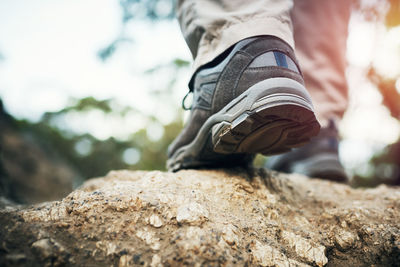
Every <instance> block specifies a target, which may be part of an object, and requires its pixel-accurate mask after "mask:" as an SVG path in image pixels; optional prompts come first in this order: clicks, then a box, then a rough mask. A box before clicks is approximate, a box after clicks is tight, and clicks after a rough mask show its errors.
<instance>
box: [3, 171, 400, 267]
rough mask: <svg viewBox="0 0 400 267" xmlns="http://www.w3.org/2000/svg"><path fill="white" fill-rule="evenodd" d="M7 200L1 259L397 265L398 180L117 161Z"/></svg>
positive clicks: (93, 263)
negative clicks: (57, 196)
mask: <svg viewBox="0 0 400 267" xmlns="http://www.w3.org/2000/svg"><path fill="white" fill-rule="evenodd" d="M10 205H12V204H7V208H3V209H0V224H1V225H2V226H3V227H2V228H1V229H0V240H2V243H1V244H0V266H14V265H19V266H32V265H38V266H46V265H47V266H51V265H63V266H121V267H123V266H137V265H144V266H155V267H158V266H177V265H191V266H192V265H196V266H197V265H198V266H201V265H210V266H219V265H226V266H233V265H237V266H244V265H248V266H340V265H342V266H371V265H374V266H397V264H398V262H400V226H399V223H398V222H399V221H400V214H399V207H400V192H399V188H395V187H387V186H380V187H377V188H375V189H368V190H363V189H352V188H350V187H349V186H346V185H342V184H336V183H332V182H327V181H322V180H318V179H308V178H306V177H304V176H300V175H284V174H279V173H276V172H268V171H265V170H262V171H261V170H254V172H253V174H252V175H250V174H249V173H247V172H245V171H243V170H239V169H238V170H229V171H223V170H209V171H207V170H201V171H200V170H197V171H196V170H186V171H180V172H177V173H163V172H159V171H155V172H141V171H136V172H133V171H113V172H111V173H110V174H109V175H107V176H106V177H104V178H97V179H91V180H89V181H87V182H86V183H85V184H84V185H83V186H81V187H80V188H79V189H77V190H75V191H74V192H72V193H70V194H69V195H68V196H67V197H65V198H64V199H63V200H61V201H54V202H46V203H42V204H37V205H34V206H29V207H24V206H10Z"/></svg>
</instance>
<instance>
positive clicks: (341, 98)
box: [291, 0, 351, 127]
mask: <svg viewBox="0 0 400 267" xmlns="http://www.w3.org/2000/svg"><path fill="white" fill-rule="evenodd" d="M350 12H351V1H348V0H337V1H321V0H295V1H294V8H293V9H292V12H291V17H292V22H293V34H294V40H295V46H296V49H295V51H296V56H297V59H298V60H299V63H300V65H301V70H302V71H303V76H304V82H305V84H306V87H307V90H308V91H309V92H310V94H311V97H312V99H313V103H314V107H315V111H316V114H317V118H318V121H319V122H320V123H321V126H322V127H324V126H328V124H329V121H330V120H334V121H335V122H337V121H339V120H340V119H341V118H342V116H343V114H344V112H345V111H346V108H347V103H348V97H347V81H346V75H345V71H346V66H347V64H346V42H347V33H348V24H349V19H350Z"/></svg>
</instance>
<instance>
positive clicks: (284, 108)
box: [167, 36, 320, 171]
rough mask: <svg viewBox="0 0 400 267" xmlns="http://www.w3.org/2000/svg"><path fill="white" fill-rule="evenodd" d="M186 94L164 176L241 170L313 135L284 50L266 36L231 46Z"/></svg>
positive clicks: (295, 71)
mask: <svg viewBox="0 0 400 267" xmlns="http://www.w3.org/2000/svg"><path fill="white" fill-rule="evenodd" d="M189 88H190V91H192V92H193V93H194V99H193V105H192V107H191V114H190V118H189V121H188V122H187V124H186V126H185V127H184V129H183V130H182V132H181V133H180V135H179V136H178V137H177V138H176V139H175V140H174V142H173V143H172V144H171V145H170V146H169V148H168V161H167V167H168V169H169V170H172V171H177V170H179V169H183V168H196V167H212V166H218V167H228V166H238V165H247V164H249V163H251V160H252V158H253V156H254V154H255V153H262V154H265V155H271V154H277V153H283V152H286V151H289V150H290V149H291V148H293V147H298V146H301V145H303V144H304V143H306V142H308V141H309V139H310V138H311V137H313V136H315V135H317V134H318V131H319V128H320V126H319V123H318V122H317V120H316V118H315V115H314V111H313V106H312V103H311V98H310V96H309V94H308V92H307V90H306V89H305V88H304V82H303V77H302V75H301V73H300V69H299V67H298V65H297V63H296V59H295V56H294V52H293V50H292V48H291V47H290V46H289V45H287V44H286V43H285V42H284V41H282V40H281V39H279V38H276V37H273V36H258V37H252V38H248V39H244V40H242V41H240V42H238V43H237V44H236V45H234V46H233V47H231V48H230V49H228V51H226V52H224V53H223V54H222V55H221V56H220V57H219V58H217V59H216V60H214V61H213V62H211V63H209V64H207V65H205V66H204V67H202V68H201V69H200V70H199V71H197V73H196V74H195V75H194V76H193V78H192V80H191V82H190V83H189Z"/></svg>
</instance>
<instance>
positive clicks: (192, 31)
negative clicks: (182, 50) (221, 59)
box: [177, 0, 294, 70]
mask: <svg viewBox="0 0 400 267" xmlns="http://www.w3.org/2000/svg"><path fill="white" fill-rule="evenodd" d="M292 6H293V1H292V0H280V1H274V0H178V2H177V18H178V20H179V23H180V26H181V30H182V34H183V36H184V38H185V40H186V43H187V45H188V46H189V48H190V51H191V52H192V55H193V59H194V64H193V66H194V67H193V70H196V69H198V68H199V67H200V66H202V65H205V64H206V63H208V62H210V61H212V60H213V59H215V58H216V57H217V56H219V55H220V54H221V53H222V52H224V51H225V50H226V49H228V48H229V47H231V46H232V45H234V44H236V43H237V42H239V41H240V40H243V39H245V38H248V37H252V36H257V35H272V36H276V37H278V38H280V39H282V40H284V41H285V42H286V43H288V44H289V45H290V46H291V47H293V46H294V41H293V33H292V25H291V18H290V10H291V9H292Z"/></svg>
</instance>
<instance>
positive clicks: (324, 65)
mask: <svg viewBox="0 0 400 267" xmlns="http://www.w3.org/2000/svg"><path fill="white" fill-rule="evenodd" d="M350 2H351V1H349V0H338V1H329V0H295V5H294V8H293V10H292V7H293V2H292V1H291V0H178V5H177V15H178V19H179V22H180V25H181V29H182V32H183V35H184V37H185V40H186V42H187V44H188V46H189V48H190V51H191V52H192V55H193V58H194V65H193V71H195V70H196V69H198V68H199V67H200V66H202V65H204V64H206V63H208V62H210V61H212V60H213V59H214V58H216V57H217V56H218V55H219V54H221V53H222V52H223V51H225V50H226V49H227V48H229V47H230V46H232V45H233V44H235V43H236V42H238V41H240V40H242V39H245V38H248V37H252V36H256V35H274V36H277V37H279V38H281V39H282V40H284V41H286V42H287V43H289V44H290V45H291V46H292V47H294V45H293V44H294V41H293V31H292V30H293V29H294V39H295V42H296V49H295V50H296V55H297V57H298V60H299V61H300V66H301V68H302V71H303V74H304V79H305V83H306V87H307V89H308V90H309V92H310V94H311V96H312V98H313V103H314V106H315V109H316V113H317V117H318V119H319V121H320V122H321V124H322V125H323V126H324V125H326V123H327V121H328V120H329V119H339V118H341V117H342V115H343V113H344V111H345V109H346V107H347V83H346V79H345V68H346V60H345V48H346V40H347V25H348V20H349V16H350ZM291 11H292V12H291ZM292 21H293V24H294V25H293V28H292Z"/></svg>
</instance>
